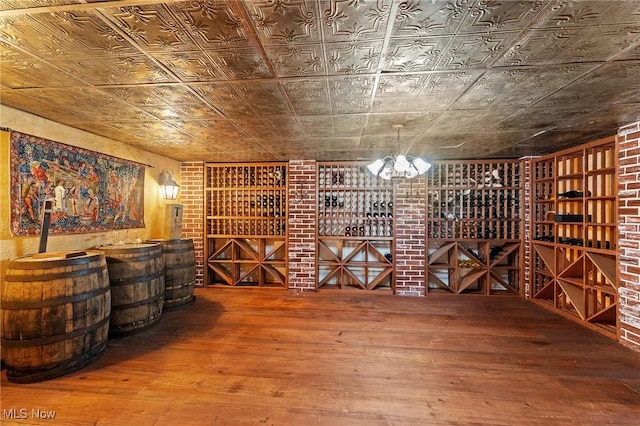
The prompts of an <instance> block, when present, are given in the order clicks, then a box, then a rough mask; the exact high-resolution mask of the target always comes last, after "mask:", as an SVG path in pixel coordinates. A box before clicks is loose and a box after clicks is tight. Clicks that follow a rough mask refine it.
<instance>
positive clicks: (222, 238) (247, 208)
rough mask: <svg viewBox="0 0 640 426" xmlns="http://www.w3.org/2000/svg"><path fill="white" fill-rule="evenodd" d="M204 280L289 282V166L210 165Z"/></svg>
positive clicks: (249, 283) (207, 168) (259, 283)
mask: <svg viewBox="0 0 640 426" xmlns="http://www.w3.org/2000/svg"><path fill="white" fill-rule="evenodd" d="M205 215H206V217H205V226H206V229H205V232H206V244H205V258H206V259H207V268H205V283H207V284H208V285H212V284H224V285H230V286H240V285H242V286H260V287H263V286H283V287H286V285H287V282H286V281H287V280H286V277H287V268H286V259H287V250H286V241H287V239H286V220H287V167H286V165H285V164H283V163H256V164H247V163H245V164H238V163H236V164H221V163H209V164H206V165H205Z"/></svg>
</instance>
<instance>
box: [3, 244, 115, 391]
mask: <svg viewBox="0 0 640 426" xmlns="http://www.w3.org/2000/svg"><path fill="white" fill-rule="evenodd" d="M0 311H1V317H2V359H3V361H4V362H5V365H6V368H7V378H8V379H9V381H11V382H15V383H34V382H40V381H43V380H49V379H52V378H55V377H59V376H63V375H65V374H68V373H71V372H73V371H76V370H78V369H80V368H82V367H84V366H87V365H89V364H91V363H92V362H94V361H95V360H97V359H98V357H99V356H100V355H101V354H102V351H103V350H104V348H105V347H106V344H107V338H108V331H109V319H110V312H111V290H110V286H109V274H108V270H107V264H106V261H105V256H104V254H103V253H101V252H99V251H93V250H87V251H83V252H71V251H67V252H55V253H39V254H37V255H31V256H25V257H19V258H16V259H12V260H10V261H9V262H8V265H7V270H6V274H5V276H4V281H3V283H2V301H1V310H0Z"/></svg>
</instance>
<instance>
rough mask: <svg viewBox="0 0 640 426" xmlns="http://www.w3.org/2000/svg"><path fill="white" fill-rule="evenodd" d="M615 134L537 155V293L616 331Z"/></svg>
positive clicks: (546, 302) (543, 301)
mask: <svg viewBox="0 0 640 426" xmlns="http://www.w3.org/2000/svg"><path fill="white" fill-rule="evenodd" d="M616 167H617V147H616V140H615V137H610V138H605V139H600V140H597V141H594V142H591V143H588V144H585V145H582V146H580V147H576V148H571V149H567V150H564V151H560V152H557V153H554V154H552V155H548V156H544V157H540V158H536V159H533V160H532V163H531V173H532V186H531V192H532V193H531V195H532V200H533V201H532V211H531V221H532V224H531V230H532V235H531V246H532V247H531V256H532V263H531V268H532V280H531V285H532V289H531V290H532V291H531V294H532V300H533V301H535V302H537V303H538V304H540V305H542V306H545V307H548V308H550V309H552V310H554V311H556V312H558V313H561V314H563V315H564V316H567V317H569V318H572V319H575V320H577V321H579V322H581V323H583V324H585V325H587V326H589V327H591V328H593V329H596V330H598V331H600V332H602V333H603V334H606V335H609V336H610V337H617V332H618V331H617V328H618V324H617V317H618V315H617V309H618V276H617V266H616V265H617V247H616V245H617V241H618V233H617V223H616V222H617V217H618V215H617V205H618V202H617V192H618V188H617V179H616Z"/></svg>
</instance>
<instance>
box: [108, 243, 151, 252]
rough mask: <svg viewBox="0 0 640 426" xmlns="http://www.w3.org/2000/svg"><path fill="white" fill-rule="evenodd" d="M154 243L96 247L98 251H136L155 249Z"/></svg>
mask: <svg viewBox="0 0 640 426" xmlns="http://www.w3.org/2000/svg"><path fill="white" fill-rule="evenodd" d="M157 245H158V244H156V243H136V244H123V245H119V246H117V245H106V246H98V247H96V248H97V249H98V250H137V249H146V248H150V247H155V246H157Z"/></svg>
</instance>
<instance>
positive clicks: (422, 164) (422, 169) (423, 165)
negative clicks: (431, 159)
mask: <svg viewBox="0 0 640 426" xmlns="http://www.w3.org/2000/svg"><path fill="white" fill-rule="evenodd" d="M413 165H414V167H415V168H416V170H418V174H419V175H422V174H425V173H426V172H427V170H429V169H430V168H431V164H429V163H427V162H426V161H424V160H423V159H422V158H420V157H417V158H414V159H413Z"/></svg>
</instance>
